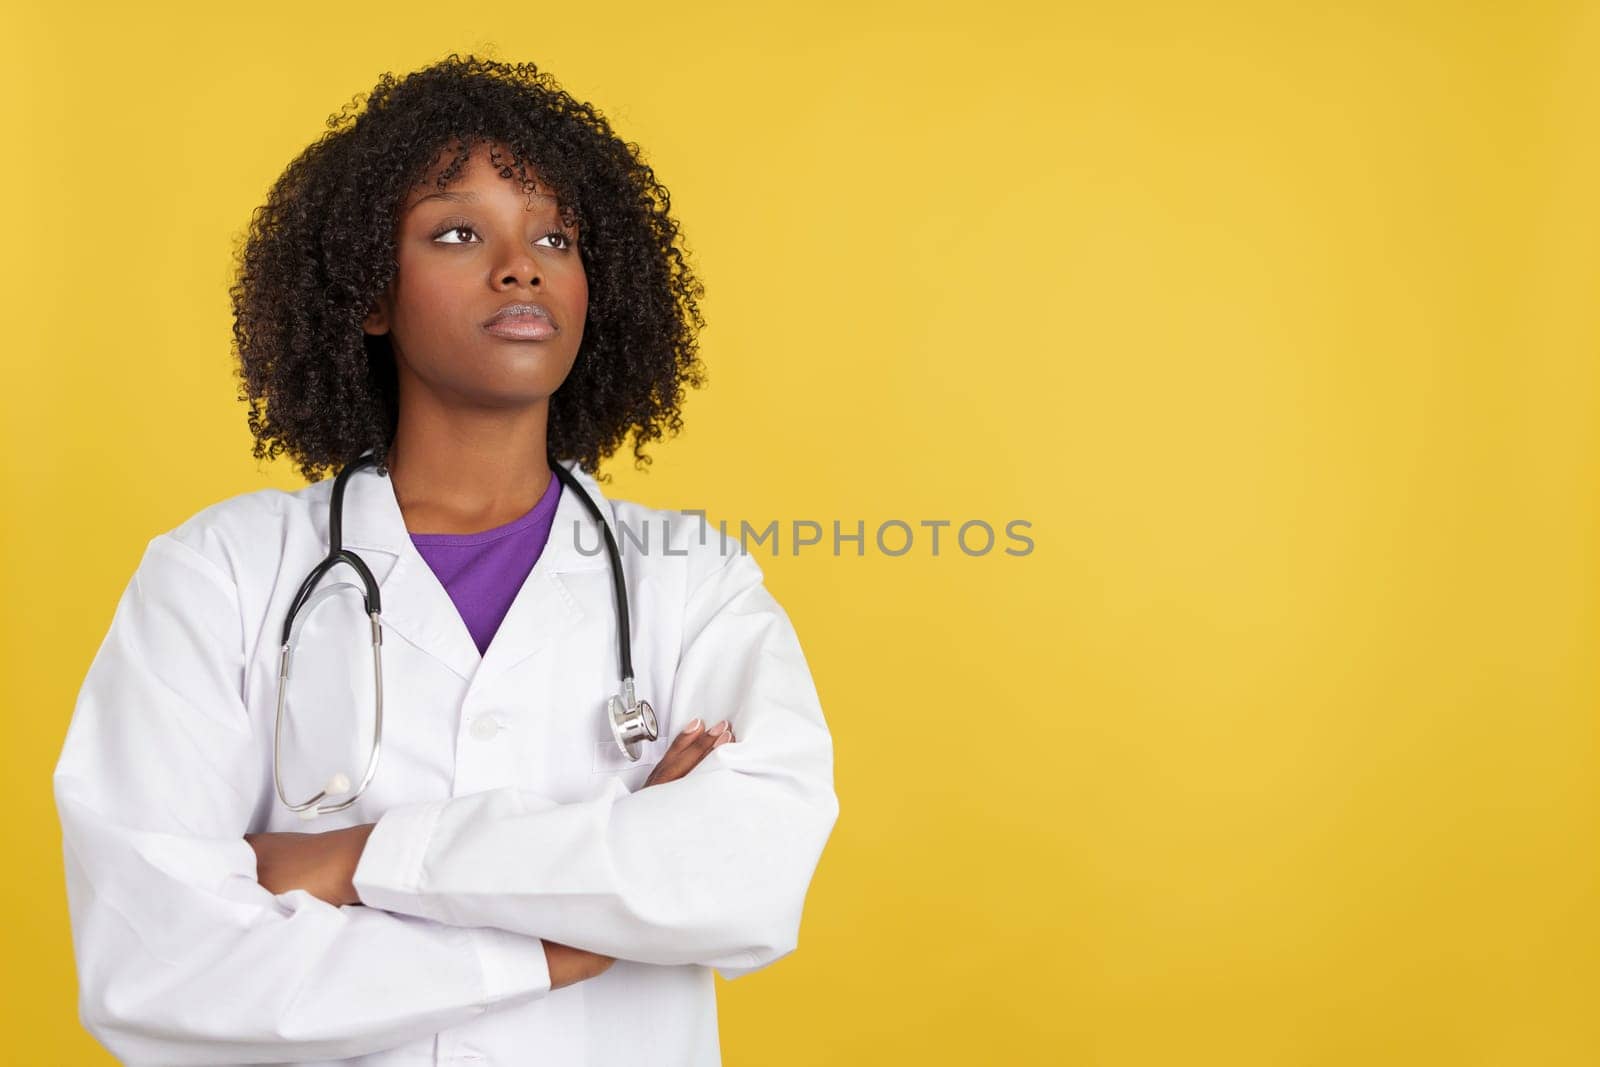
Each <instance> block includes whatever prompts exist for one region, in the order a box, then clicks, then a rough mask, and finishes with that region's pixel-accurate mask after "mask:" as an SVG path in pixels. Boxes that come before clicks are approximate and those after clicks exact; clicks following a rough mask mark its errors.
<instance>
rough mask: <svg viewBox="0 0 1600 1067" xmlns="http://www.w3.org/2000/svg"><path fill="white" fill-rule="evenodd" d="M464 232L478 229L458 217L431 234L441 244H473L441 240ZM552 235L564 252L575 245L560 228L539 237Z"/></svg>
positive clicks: (474, 233) (474, 231) (543, 237)
mask: <svg viewBox="0 0 1600 1067" xmlns="http://www.w3.org/2000/svg"><path fill="white" fill-rule="evenodd" d="M463 233H470V234H472V235H473V236H474V237H476V236H477V233H478V231H477V230H474V229H473V228H472V224H471V223H468V222H462V221H459V220H456V219H449V220H446V221H445V223H444V224H443V225H441V226H440V227H439V228H438V229H436V230H434V231H433V234H432V235H431V236H432V239H433V240H435V241H438V242H439V243H440V244H447V245H464V244H472V243H474V242H472V241H444V240H440V239H441V238H443V237H445V236H447V235H449V236H454V235H458V234H463ZM552 237H554V238H556V239H557V240H558V241H559V242H560V243H559V244H557V245H555V246H554V247H556V248H558V249H560V250H561V251H563V252H570V251H571V250H572V245H573V240H572V238H571V237H569V236H568V235H567V234H565V233H563V232H562V231H560V230H551V231H549V232H548V233H545V234H542V235H541V236H540V237H539V240H540V241H547V240H549V239H550V238H552Z"/></svg>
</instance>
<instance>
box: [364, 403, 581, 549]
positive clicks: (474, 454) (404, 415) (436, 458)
mask: <svg viewBox="0 0 1600 1067" xmlns="http://www.w3.org/2000/svg"><path fill="white" fill-rule="evenodd" d="M403 401H404V397H403V396H402V403H401V407H400V419H399V426H398V428H397V429H396V431H395V437H394V441H393V443H392V444H391V445H390V447H389V458H388V464H389V478H390V480H391V481H392V482H393V483H394V494H395V499H396V500H397V501H398V502H399V504H400V512H401V514H402V515H404V516H405V521H406V529H407V530H409V531H410V532H411V533H476V532H477V531H479V530H487V529H491V528H493V527H495V526H500V525H503V524H505V523H508V522H510V521H512V520H513V519H515V518H517V517H518V516H520V515H524V514H526V513H527V512H528V511H529V510H530V509H531V508H532V507H533V506H534V505H535V504H536V503H538V502H539V498H540V497H541V496H543V495H544V492H545V490H546V489H548V488H549V485H550V479H551V478H552V477H554V475H553V474H552V473H551V471H550V464H549V462H548V460H547V458H546V438H545V427H546V423H547V420H548V414H549V400H548V399H544V400H540V401H539V402H538V403H537V404H535V405H531V406H529V407H525V408H519V409H517V410H515V411H484V410H472V411H463V410H460V409H455V410H448V411H447V410H443V409H437V408H435V409H431V410H430V409H426V408H424V409H421V410H413V409H408V408H407V407H406V405H405V404H404V402H403Z"/></svg>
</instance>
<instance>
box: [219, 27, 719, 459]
mask: <svg viewBox="0 0 1600 1067" xmlns="http://www.w3.org/2000/svg"><path fill="white" fill-rule="evenodd" d="M363 101H364V102H365V108H364V110H363V108H362V104H363ZM327 126H328V132H326V133H325V134H323V135H322V137H321V138H320V139H319V140H318V141H317V142H316V143H314V144H312V145H311V146H310V147H308V148H306V149H305V151H303V152H302V153H301V154H300V156H299V157H298V158H296V159H295V160H294V161H293V162H292V163H290V164H289V166H288V168H287V169H285V171H284V172H283V174H282V176H280V177H279V178H278V180H277V182H276V183H275V184H274V186H273V187H272V190H271V192H270V194H269V196H268V198H267V202H266V203H265V204H264V205H263V206H261V207H260V208H258V209H257V210H256V212H255V214H254V215H253V217H252V219H251V223H250V227H249V232H248V235H247V236H246V237H245V239H244V244H243V247H242V249H239V250H238V251H237V253H236V255H237V278H236V280H235V281H234V283H233V284H232V286H231V287H230V289H229V294H230V296H231V297H232V300H233V338H234V345H235V349H236V352H237V355H238V359H239V367H238V377H239V378H240V386H239V399H240V400H245V401H248V402H249V406H250V411H249V423H250V432H251V434H252V435H254V437H255V452H254V454H255V458H256V459H258V460H260V459H268V460H270V459H275V458H276V457H277V456H278V455H279V454H280V453H283V452H288V453H289V455H290V456H291V457H292V458H293V459H294V461H295V462H296V464H297V466H298V468H299V470H300V473H301V474H302V475H304V476H305V478H306V479H307V480H308V481H318V480H321V479H322V478H325V477H327V476H328V475H329V474H330V473H332V472H334V471H335V470H336V469H337V468H339V467H341V466H343V465H344V464H345V463H347V462H349V461H350V460H352V459H354V458H356V457H357V456H359V455H361V454H362V453H363V452H365V451H367V450H368V449H375V450H376V455H377V459H378V469H379V471H380V472H383V473H387V455H388V446H389V444H390V443H391V442H392V441H393V439H394V433H395V427H396V423H397V420H398V413H399V389H398V379H397V375H396V371H395V361H394V353H393V351H392V349H391V348H390V343H389V338H388V337H387V336H386V335H385V336H373V335H369V334H367V333H365V332H364V331H363V330H362V321H363V319H364V318H365V316H366V315H367V313H368V311H370V310H371V309H372V307H373V306H374V304H375V303H376V301H377V299H378V297H379V295H380V294H381V293H382V292H383V291H384V289H385V287H386V286H387V285H388V284H389V282H390V280H391V279H392V278H393V277H394V275H395V272H396V269H397V267H396V251H395V236H396V227H397V224H398V221H399V216H400V210H401V207H402V206H403V204H404V203H405V200H406V196H407V194H408V193H409V192H410V190H411V189H413V188H415V187H416V186H417V185H419V184H420V183H422V182H423V181H425V180H426V178H427V175H428V174H429V173H431V172H432V170H433V169H434V168H435V167H436V166H438V164H439V162H440V160H441V159H443V158H444V153H446V152H448V151H453V152H454V155H453V156H451V157H450V158H449V159H448V160H445V165H444V168H443V170H442V171H441V172H440V173H439V174H438V175H437V178H436V183H435V184H436V185H437V187H439V188H444V187H446V186H448V185H449V184H450V181H451V180H452V179H453V178H454V177H455V176H456V174H457V173H458V172H459V169H460V168H461V167H462V166H463V165H464V164H465V163H466V162H467V160H468V159H469V158H470V155H471V149H472V146H473V145H474V144H478V143H484V142H487V143H490V144H498V145H501V146H504V147H506V148H509V149H510V150H511V152H512V153H513V158H512V162H513V163H515V166H512V165H511V164H506V165H502V166H501V168H500V175H501V177H505V178H510V177H512V175H513V174H516V175H517V176H518V177H519V178H520V179H521V181H522V184H523V187H524V188H531V187H532V185H533V182H534V179H533V178H532V177H531V176H530V175H529V173H528V170H529V166H530V164H531V165H532V167H533V168H534V169H535V171H536V173H537V177H538V179H539V180H541V181H542V182H543V183H544V184H545V185H546V186H548V187H549V188H550V189H551V190H552V191H553V192H554V193H555V195H556V199H557V204H558V210H559V211H560V213H561V215H562V218H563V219H564V220H565V221H566V222H567V223H568V224H569V225H570V224H572V223H573V222H574V221H576V224H577V225H578V227H579V229H580V232H581V233H582V234H583V248H582V255H583V263H584V269H585V272H586V274H587V276H588V282H589V310H588V318H587V320H586V323H585V326H584V335H583V343H582V345H581V347H580V348H579V350H578V355H577V360H576V362H575V363H574V365H573V368H572V372H571V373H570V374H569V375H568V377H567V379H566V380H565V381H564V382H563V383H562V385H561V387H560V388H559V389H558V390H556V392H555V394H554V395H553V396H552V397H551V399H550V416H549V425H548V427H547V431H546V439H547V442H548V445H549V451H550V455H551V456H552V457H556V458H562V459H575V460H577V461H578V463H579V465H580V466H581V467H582V468H583V469H584V470H585V471H587V472H588V473H590V474H591V475H594V476H596V477H599V475H598V467H599V464H600V461H601V460H602V459H604V458H606V457H607V456H609V455H611V454H612V453H613V452H615V451H616V449H617V448H618V447H619V446H620V445H621V444H622V443H623V441H624V439H625V438H626V437H627V436H628V433H629V432H630V431H632V433H633V435H634V446H633V451H634V457H635V458H634V465H635V467H642V466H644V465H646V464H648V463H649V462H650V457H649V456H647V455H645V453H644V445H645V444H646V442H648V441H651V440H654V439H657V438H660V437H662V436H663V432H664V431H667V432H670V433H671V434H676V433H678V432H679V431H680V430H681V429H682V426H683V420H682V416H681V413H680V408H681V406H682V403H683V398H684V389H685V387H686V386H692V387H695V388H699V387H700V386H701V385H703V384H704V381H705V372H704V368H703V366H702V365H701V363H700V362H699V359H698V356H697V349H698V341H697V337H696V333H697V331H698V330H699V329H701V328H702V327H703V326H704V325H705V322H704V320H703V318H702V317H701V314H700V310H699V306H698V303H697V298H699V297H701V296H703V295H704V291H705V290H704V286H703V285H702V284H701V283H700V281H699V280H698V279H697V278H696V277H695V275H694V274H693V272H692V271H691V270H690V269H689V267H688V265H687V263H686V261H685V255H684V249H683V248H682V247H681V242H680V240H679V228H678V224H677V223H676V222H675V221H674V220H673V219H672V217H671V216H670V214H669V213H668V209H669V208H670V206H671V200H670V198H669V196H668V194H667V190H666V188H665V187H663V186H662V185H661V184H660V183H659V182H658V181H657V180H656V178H655V174H654V172H653V171H652V170H651V168H650V167H649V166H647V165H646V164H645V163H644V161H643V160H642V158H641V157H640V154H639V146H638V145H636V144H632V143H628V142H624V141H622V140H621V139H620V138H618V137H617V135H616V134H614V133H613V132H612V130H611V127H610V125H609V124H608V123H607V122H606V120H605V118H604V117H603V116H602V115H601V114H600V112H599V111H597V110H596V109H595V108H594V107H592V106H591V105H589V104H586V103H581V102H579V101H577V100H574V99H573V98H572V97H571V96H570V95H568V94H567V93H566V91H564V90H563V89H561V88H560V86H559V85H557V84H556V82H555V81H554V79H553V78H551V76H550V75H548V74H545V73H541V72H540V71H539V70H538V69H537V68H536V67H535V66H534V65H533V64H532V63H517V64H507V63H501V62H498V61H494V60H485V59H479V58H477V57H473V56H468V57H466V58H462V57H460V56H458V55H456V54H451V55H450V56H448V57H446V58H445V59H443V60H441V61H440V62H438V63H436V64H434V65H433V66H429V67H426V68H423V69H421V70H418V71H415V72H413V73H411V74H408V75H406V76H405V77H404V78H400V79H396V78H395V77H394V75H392V74H387V73H386V74H384V75H383V76H382V78H381V79H380V80H379V82H378V84H377V85H376V86H375V87H374V88H373V90H372V91H371V92H370V93H367V94H360V95H357V96H356V97H355V98H354V99H353V100H352V101H351V102H350V103H349V104H347V105H345V107H344V108H343V109H342V110H340V111H339V112H338V113H337V114H334V115H332V116H330V117H329V119H328V121H327ZM602 480H608V479H604V478H603V479H602Z"/></svg>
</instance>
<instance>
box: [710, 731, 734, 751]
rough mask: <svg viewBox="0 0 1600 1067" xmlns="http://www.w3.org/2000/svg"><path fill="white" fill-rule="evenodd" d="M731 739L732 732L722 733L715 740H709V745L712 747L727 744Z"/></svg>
mask: <svg viewBox="0 0 1600 1067" xmlns="http://www.w3.org/2000/svg"><path fill="white" fill-rule="evenodd" d="M731 740H733V735H732V734H723V735H722V736H721V737H719V738H717V739H716V740H715V741H713V742H711V747H712V748H719V747H721V746H722V745H725V744H727V743H728V742H729V741H731Z"/></svg>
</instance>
